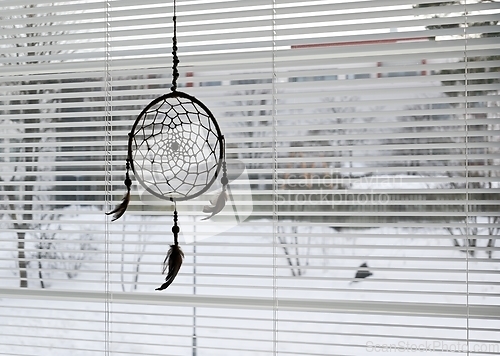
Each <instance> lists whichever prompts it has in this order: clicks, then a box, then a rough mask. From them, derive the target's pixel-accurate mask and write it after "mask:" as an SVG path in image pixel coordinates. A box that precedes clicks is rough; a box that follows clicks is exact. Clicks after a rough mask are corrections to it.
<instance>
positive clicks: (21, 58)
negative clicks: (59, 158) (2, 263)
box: [0, 5, 59, 288]
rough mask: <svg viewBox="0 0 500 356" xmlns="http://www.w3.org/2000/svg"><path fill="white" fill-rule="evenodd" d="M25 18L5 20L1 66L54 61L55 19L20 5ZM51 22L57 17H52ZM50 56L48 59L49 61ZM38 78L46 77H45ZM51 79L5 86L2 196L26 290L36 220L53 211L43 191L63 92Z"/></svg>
mask: <svg viewBox="0 0 500 356" xmlns="http://www.w3.org/2000/svg"><path fill="white" fill-rule="evenodd" d="M17 7H18V8H19V9H24V10H25V11H24V13H25V15H13V16H11V17H2V16H1V15H0V20H1V23H2V33H1V34H0V37H1V38H2V39H3V43H2V47H3V48H2V54H0V58H1V59H3V60H2V62H1V66H17V67H22V66H27V67H29V66H32V65H38V64H42V63H49V62H51V61H54V59H53V57H52V56H51V52H49V51H48V50H47V49H46V48H50V46H52V45H54V44H55V40H54V39H55V38H57V37H55V36H57V35H58V34H59V33H58V32H50V31H49V30H47V29H50V26H51V25H52V24H53V23H52V22H51V21H50V20H47V21H43V20H42V21H40V17H43V16H47V13H45V14H40V13H36V11H34V12H33V13H30V10H31V9H34V8H36V7H37V5H19V6H17ZM50 18H55V17H54V16H50ZM46 58H47V59H46ZM35 78H42V76H41V75H39V76H35ZM54 83H55V81H54V80H51V79H32V78H31V76H10V77H7V80H6V81H4V82H2V83H1V85H2V86H3V88H2V91H4V92H7V93H8V95H4V96H3V97H2V99H1V101H2V102H1V105H0V114H1V115H2V119H1V120H2V121H1V122H0V124H1V125H2V126H4V125H8V127H9V128H10V129H9V132H8V135H5V136H2V138H0V150H1V151H2V155H1V156H0V163H1V168H0V183H1V184H0V195H1V196H2V200H3V210H6V211H7V215H8V217H9V218H10V224H11V226H12V227H13V228H14V230H15V231H16V234H17V251H18V256H17V260H18V268H19V277H20V287H22V288H25V287H27V286H28V276H27V267H28V263H27V255H26V251H25V239H26V232H27V231H29V230H30V229H32V228H33V224H32V222H33V221H35V220H39V219H40V216H39V215H40V211H43V210H44V209H47V207H48V204H49V203H48V201H47V199H45V198H44V197H43V191H47V190H50V189H52V187H51V184H50V181H52V180H53V175H51V174H50V173H49V172H50V171H52V170H53V167H54V165H53V162H54V160H55V155H54V154H49V152H54V151H55V149H56V148H55V145H54V144H53V142H54V140H55V139H54V135H53V134H52V133H53V132H54V129H53V128H52V127H51V126H50V125H49V123H51V122H53V120H55V115H52V114H55V112H56V109H55V108H54V106H52V105H47V104H49V103H53V102H55V101H56V99H54V97H53V96H52V95H50V94H54V93H55V92H56V91H57V89H56V88H55V86H53V85H51V84H54Z"/></svg>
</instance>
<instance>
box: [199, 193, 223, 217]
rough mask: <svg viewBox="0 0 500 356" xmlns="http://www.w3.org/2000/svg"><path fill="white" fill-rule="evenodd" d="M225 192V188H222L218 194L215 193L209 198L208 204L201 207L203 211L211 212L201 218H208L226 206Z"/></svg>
mask: <svg viewBox="0 0 500 356" xmlns="http://www.w3.org/2000/svg"><path fill="white" fill-rule="evenodd" d="M226 200H227V193H226V191H225V190H222V191H221V192H220V193H219V194H217V195H215V196H214V197H213V198H212V200H210V205H205V206H204V207H203V212H204V213H211V215H210V216H207V217H206V218H203V219H201V220H207V219H210V218H211V217H212V216H214V215H216V214H218V213H220V212H221V211H222V209H224V207H225V206H226Z"/></svg>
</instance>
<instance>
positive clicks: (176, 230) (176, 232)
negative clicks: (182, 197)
mask: <svg viewBox="0 0 500 356" xmlns="http://www.w3.org/2000/svg"><path fill="white" fill-rule="evenodd" d="M177 217H178V214H177V203H176V202H175V200H174V226H172V233H173V234H174V246H179V231H181V229H180V228H179V225H177V221H178V218H177Z"/></svg>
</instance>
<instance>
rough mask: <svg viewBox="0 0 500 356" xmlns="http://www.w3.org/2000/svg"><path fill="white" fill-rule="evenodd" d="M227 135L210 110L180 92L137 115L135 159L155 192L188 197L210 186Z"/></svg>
mask: <svg viewBox="0 0 500 356" xmlns="http://www.w3.org/2000/svg"><path fill="white" fill-rule="evenodd" d="M221 145H222V136H221V134H220V131H219V128H218V126H217V124H216V122H215V119H214V118H213V116H212V114H211V113H210V111H209V110H208V109H207V108H206V107H205V106H204V105H203V104H202V103H201V102H199V101H198V100H197V99H196V98H194V97H191V96H189V95H187V94H184V93H180V92H175V93H171V94H169V95H164V96H162V97H161V98H158V99H156V100H154V101H153V102H152V103H151V104H150V105H149V106H148V107H146V109H144V111H143V112H142V113H141V114H140V115H139V117H138V118H137V120H136V123H135V125H134V127H133V128H132V132H131V133H130V138H129V160H130V161H131V164H132V169H133V170H134V175H135V177H136V179H137V180H138V181H139V183H141V185H142V186H143V187H144V188H146V190H148V191H149V192H150V193H152V194H153V195H155V196H157V197H160V198H163V199H174V200H187V199H191V198H194V197H196V196H198V195H200V194H202V193H203V192H204V191H206V190H207V189H209V188H210V186H211V185H212V183H213V182H214V180H215V178H216V177H217V174H218V171H219V169H220V166H221V154H222V150H221Z"/></svg>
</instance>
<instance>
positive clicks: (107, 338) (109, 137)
mask: <svg viewBox="0 0 500 356" xmlns="http://www.w3.org/2000/svg"><path fill="white" fill-rule="evenodd" d="M104 11H105V16H106V29H105V44H104V45H105V53H104V55H105V60H104V92H105V95H104V97H105V99H104V101H105V108H104V112H105V114H104V120H105V125H104V127H105V162H106V163H105V178H106V180H105V207H104V208H105V210H108V209H109V208H110V207H111V202H112V199H113V194H112V190H113V163H112V158H113V131H112V130H113V123H112V121H113V113H112V107H113V104H112V99H113V96H112V94H111V90H112V86H113V78H112V75H111V36H110V33H111V24H110V22H111V3H110V1H106V2H105V9H104ZM110 238H111V229H110V226H109V220H108V219H104V294H105V301H104V309H105V310H104V354H105V355H110V354H111V350H110V344H111V332H112V329H111V302H112V299H113V294H112V291H111V275H110V263H111V262H110Z"/></svg>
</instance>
